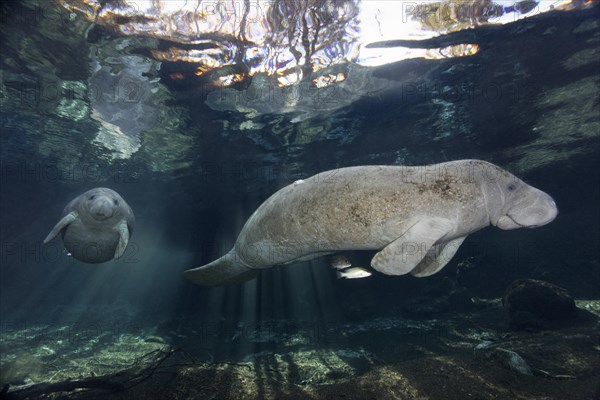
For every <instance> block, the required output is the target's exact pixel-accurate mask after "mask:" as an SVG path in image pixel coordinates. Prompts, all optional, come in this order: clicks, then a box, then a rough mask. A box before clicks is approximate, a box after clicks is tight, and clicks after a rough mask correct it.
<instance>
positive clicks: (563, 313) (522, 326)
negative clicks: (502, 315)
mask: <svg viewBox="0 0 600 400" xmlns="http://www.w3.org/2000/svg"><path fill="white" fill-rule="evenodd" d="M502 304H503V305H504V308H505V309H506V311H507V312H508V317H509V323H510V328H511V329H513V330H537V329H548V328H553V327H556V326H558V325H560V324H561V322H565V321H570V320H572V319H573V318H574V317H575V316H576V310H577V308H576V307H575V301H574V300H573V297H571V295H570V294H569V292H568V291H567V290H565V289H563V288H561V287H558V286H556V285H553V284H551V283H548V282H544V281H539V280H533V279H519V280H516V281H514V282H513V283H512V284H511V285H510V286H509V287H508V288H507V289H506V292H505V293H504V297H503V298H502Z"/></svg>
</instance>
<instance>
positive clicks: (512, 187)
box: [506, 183, 517, 192]
mask: <svg viewBox="0 0 600 400" xmlns="http://www.w3.org/2000/svg"><path fill="white" fill-rule="evenodd" d="M516 188H517V186H515V184H514V183H509V184H508V186H507V187H506V190H508V191H509V192H514V191H515V189H516Z"/></svg>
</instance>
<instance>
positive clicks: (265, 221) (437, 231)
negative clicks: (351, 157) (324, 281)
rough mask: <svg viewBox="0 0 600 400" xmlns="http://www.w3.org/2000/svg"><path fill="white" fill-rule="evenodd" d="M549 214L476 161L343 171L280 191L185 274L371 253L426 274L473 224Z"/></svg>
mask: <svg viewBox="0 0 600 400" xmlns="http://www.w3.org/2000/svg"><path fill="white" fill-rule="evenodd" d="M557 213H558V210H557V208H556V204H555V203H554V201H553V200H552V198H551V197H550V196H549V195H547V194H546V193H544V192H542V191H540V190H538V189H536V188H533V187H531V186H529V185H527V184H526V183H525V182H523V181H521V180H520V179H518V178H517V177H515V176H514V175H512V174H510V173H508V172H507V171H505V170H503V169H501V168H500V167H498V166H496V165H494V164H491V163H488V162H485V161H481V160H459V161H451V162H447V163H442V164H434V165H429V166H423V167H403V166H362V167H350V168H341V169H336V170H331V171H327V172H322V173H320V174H317V175H315V176H313V177H311V178H308V179H306V180H303V181H297V182H294V183H293V184H291V185H288V186H286V187H284V188H283V189H281V190H279V191H278V192H277V193H275V194H274V195H272V196H271V197H270V198H269V199H267V200H266V201H265V202H264V203H263V204H262V205H261V206H260V207H259V208H258V209H257V210H256V211H255V212H254V214H252V216H251V217H250V219H248V221H247V222H246V224H245V225H244V227H243V229H242V231H241V233H240V235H239V237H238V239H237V241H236V243H235V245H234V247H233V249H232V250H231V251H230V252H229V253H227V254H226V255H224V256H223V257H221V258H219V259H218V260H216V261H213V262H212V263H210V264H206V265H204V266H201V267H198V268H195V269H191V270H188V271H186V272H185V276H186V277H187V278H188V279H189V280H191V281H192V282H193V283H196V284H198V285H224V284H231V283H239V282H243V281H245V280H249V279H252V278H254V277H255V276H256V275H257V273H258V271H259V270H260V269H263V268H270V267H272V266H274V265H280V264H289V263H294V262H298V261H303V260H307V259H311V258H314V257H317V256H321V255H325V254H330V253H335V252H338V251H344V250H379V252H378V253H377V254H375V257H373V259H372V260H371V266H372V267H373V268H374V269H376V270H377V271H379V272H382V273H384V274H388V275H403V274H406V273H411V274H412V275H414V276H417V277H424V276H429V275H432V274H435V273H436V272H438V271H439V270H440V269H442V268H443V267H444V265H446V264H447V263H448V261H450V259H451V258H452V256H453V255H454V253H455V252H456V250H457V249H458V247H459V246H460V244H461V243H462V242H463V240H465V238H466V237H467V235H469V234H471V233H473V232H475V231H478V230H480V229H482V228H485V227H486V226H488V225H493V226H497V227H498V228H500V229H516V228H523V227H528V228H535V227H538V226H542V225H545V224H547V223H549V222H550V221H552V220H553V219H554V218H555V217H556V215H557Z"/></svg>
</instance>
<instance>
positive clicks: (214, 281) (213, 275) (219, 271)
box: [183, 251, 258, 286]
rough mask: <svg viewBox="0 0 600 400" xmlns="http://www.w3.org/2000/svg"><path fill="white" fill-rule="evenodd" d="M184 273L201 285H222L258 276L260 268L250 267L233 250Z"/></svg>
mask: <svg viewBox="0 0 600 400" xmlns="http://www.w3.org/2000/svg"><path fill="white" fill-rule="evenodd" d="M183 275H184V276H185V277H186V278H187V279H189V280H190V281H192V282H193V283H195V284H196V285H201V286H221V285H233V284H236V283H242V282H245V281H249V280H250V279H254V278H256V276H257V275H258V270H256V269H254V268H250V267H249V266H247V265H246V263H244V262H243V261H241V260H240V258H239V256H237V255H236V253H234V252H233V251H231V252H229V253H227V254H225V255H224V256H223V257H221V258H219V259H217V260H215V261H213V262H211V263H210V264H206V265H203V266H201V267H198V268H194V269H188V270H187V271H185V272H184V273H183Z"/></svg>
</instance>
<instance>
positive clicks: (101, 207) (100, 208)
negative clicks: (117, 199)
mask: <svg viewBox="0 0 600 400" xmlns="http://www.w3.org/2000/svg"><path fill="white" fill-rule="evenodd" d="M113 213H114V203H113V201H112V200H111V199H109V198H108V197H105V196H98V197H96V198H95V199H94V200H93V202H92V204H91V205H90V214H91V215H92V217H93V218H94V219H97V220H99V221H104V220H106V219H108V218H110V217H112V215H113Z"/></svg>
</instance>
